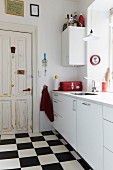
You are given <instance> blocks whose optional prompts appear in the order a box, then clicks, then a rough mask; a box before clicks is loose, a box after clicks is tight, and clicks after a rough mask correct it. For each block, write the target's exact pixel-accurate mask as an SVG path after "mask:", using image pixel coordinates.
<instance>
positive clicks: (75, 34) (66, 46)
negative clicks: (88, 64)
mask: <svg viewBox="0 0 113 170" xmlns="http://www.w3.org/2000/svg"><path fill="white" fill-rule="evenodd" d="M84 37H85V28H84V27H73V26H69V27H68V28H67V29H65V30H64V31H63V32H62V65H63V66H70V65H85V42H84V41H83V38H84Z"/></svg>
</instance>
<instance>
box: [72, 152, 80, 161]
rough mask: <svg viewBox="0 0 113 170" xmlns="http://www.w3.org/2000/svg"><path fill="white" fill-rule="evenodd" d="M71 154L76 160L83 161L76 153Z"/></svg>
mask: <svg viewBox="0 0 113 170" xmlns="http://www.w3.org/2000/svg"><path fill="white" fill-rule="evenodd" d="M71 154H72V155H73V156H74V157H75V159H77V160H79V159H81V158H80V157H79V156H78V154H77V153H76V152H75V151H71Z"/></svg>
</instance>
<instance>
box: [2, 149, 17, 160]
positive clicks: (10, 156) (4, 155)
mask: <svg viewBox="0 0 113 170" xmlns="http://www.w3.org/2000/svg"><path fill="white" fill-rule="evenodd" d="M13 158H18V152H17V151H7V152H0V160H1V159H13Z"/></svg>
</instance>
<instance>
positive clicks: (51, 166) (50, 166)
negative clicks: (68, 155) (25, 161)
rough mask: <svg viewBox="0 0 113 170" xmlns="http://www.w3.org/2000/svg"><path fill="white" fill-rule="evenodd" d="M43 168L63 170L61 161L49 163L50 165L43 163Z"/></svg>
mask: <svg viewBox="0 0 113 170" xmlns="http://www.w3.org/2000/svg"><path fill="white" fill-rule="evenodd" d="M42 169H43V170H63V168H62V166H61V165H60V163H55V164H49V165H42Z"/></svg>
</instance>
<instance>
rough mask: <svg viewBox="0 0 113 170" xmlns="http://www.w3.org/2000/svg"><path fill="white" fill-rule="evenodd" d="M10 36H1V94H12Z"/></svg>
mask: <svg viewBox="0 0 113 170" xmlns="http://www.w3.org/2000/svg"><path fill="white" fill-rule="evenodd" d="M9 47H10V37H6V36H3V37H0V56H1V57H0V75H2V76H0V85H1V88H0V96H11V86H10V84H11V59H10V48H9Z"/></svg>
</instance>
